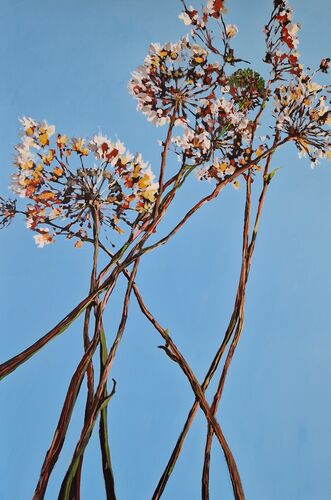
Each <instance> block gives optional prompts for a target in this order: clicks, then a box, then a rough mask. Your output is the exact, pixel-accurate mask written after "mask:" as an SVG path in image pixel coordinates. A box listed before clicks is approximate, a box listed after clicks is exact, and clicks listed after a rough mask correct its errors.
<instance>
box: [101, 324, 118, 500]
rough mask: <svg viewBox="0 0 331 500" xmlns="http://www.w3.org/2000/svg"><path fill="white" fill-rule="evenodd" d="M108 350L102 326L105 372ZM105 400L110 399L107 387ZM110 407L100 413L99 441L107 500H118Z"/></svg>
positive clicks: (102, 351)
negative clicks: (112, 454)
mask: <svg viewBox="0 0 331 500" xmlns="http://www.w3.org/2000/svg"><path fill="white" fill-rule="evenodd" d="M107 356H108V350H107V341H106V335H105V331H104V328H103V326H102V328H101V332H100V370H104V367H105V363H106V361H107ZM103 397H104V399H106V398H107V397H108V391H107V385H106V386H105V390H104V394H103ZM107 413H108V406H107V405H105V406H104V407H103V408H102V410H101V413H100V423H99V441H100V449H101V459H102V472H103V478H104V484H105V489H106V496H107V500H116V494H115V481H114V474H113V468H112V463H111V457H110V449H109V440H108V422H107Z"/></svg>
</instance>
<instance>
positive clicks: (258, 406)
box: [0, 0, 331, 500]
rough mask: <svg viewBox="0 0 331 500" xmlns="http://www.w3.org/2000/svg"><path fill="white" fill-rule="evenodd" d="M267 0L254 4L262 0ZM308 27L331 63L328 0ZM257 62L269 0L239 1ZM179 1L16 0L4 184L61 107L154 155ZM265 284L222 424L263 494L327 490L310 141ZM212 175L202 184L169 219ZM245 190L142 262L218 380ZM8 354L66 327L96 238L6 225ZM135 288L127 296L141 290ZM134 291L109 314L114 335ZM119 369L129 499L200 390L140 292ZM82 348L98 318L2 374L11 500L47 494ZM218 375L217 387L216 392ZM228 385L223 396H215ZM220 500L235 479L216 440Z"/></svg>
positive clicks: (324, 217)
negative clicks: (52, 449) (54, 441)
mask: <svg viewBox="0 0 331 500" xmlns="http://www.w3.org/2000/svg"><path fill="white" fill-rule="evenodd" d="M248 4H249V5H248ZM292 5H293V7H294V8H295V12H296V15H295V18H296V19H297V20H299V21H300V22H301V23H302V26H303V29H302V33H301V42H300V52H301V53H302V56H303V59H304V61H305V62H306V64H307V65H309V64H311V65H314V64H318V63H319V60H320V58H321V57H326V56H327V55H330V54H328V48H329V47H330V32H329V19H330V5H329V2H327V1H326V0H316V1H315V2H311V1H308V0H302V1H299V0H296V1H293V2H292ZM228 6H229V16H228V20H229V22H234V23H236V24H237V25H238V27H239V35H238V40H237V44H238V46H239V47H240V48H241V54H242V56H243V58H244V59H250V60H251V61H253V62H254V67H255V68H256V69H258V70H260V71H261V72H262V71H263V67H262V65H261V63H260V59H261V55H262V53H263V45H262V44H263V36H262V33H261V29H262V27H263V24H264V22H265V20H266V19H267V17H268V13H269V11H270V7H271V1H269V0H253V1H251V2H249V3H248V2H244V1H243V0H233V1H232V2H230V1H229V2H228ZM179 11H180V2H179V1H177V0H168V1H167V2H164V1H161V0H143V1H142V2H138V1H136V0H121V2H115V1H114V0H107V1H106V0H95V1H93V2H91V1H88V0H70V1H65V0H58V1H57V2H49V1H48V2H45V1H41V0H33V1H32V2H25V1H22V0H3V1H2V15H1V19H0V27H1V29H0V39H1V43H0V63H1V67H2V68H4V71H3V73H2V76H1V80H0V102H1V114H0V159H1V165H2V168H1V171H0V187H1V191H2V193H6V192H7V186H8V184H9V182H8V178H9V175H10V173H11V171H12V170H11V168H12V167H11V162H12V158H13V146H14V144H15V143H16V142H17V133H18V121H17V118H18V117H19V116H21V115H27V116H32V117H35V118H36V119H44V118H45V119H47V120H48V121H49V123H52V124H55V125H56V126H57V128H58V130H59V131H61V132H64V133H67V134H68V135H79V136H88V135H91V134H93V133H94V132H98V131H99V130H101V131H102V132H103V133H105V134H107V135H109V136H111V137H116V135H118V137H119V138H121V140H123V141H124V142H125V143H126V145H127V146H128V148H129V149H130V150H131V151H141V152H142V154H143V157H144V158H145V159H148V160H150V161H151V163H152V165H153V164H154V165H155V164H157V163H158V161H159V154H160V150H159V147H158V145H157V139H159V138H162V134H164V130H163V129H155V128H153V126H152V125H150V124H148V123H147V121H146V120H145V118H144V117H143V116H142V115H139V114H138V113H137V112H136V110H135V108H136V103H135V102H134V101H133V99H132V98H131V97H130V96H129V95H128V92H127V82H128V80H129V75H130V71H131V70H133V69H134V68H135V67H136V66H138V65H139V64H141V62H142V61H143V58H144V56H145V54H146V52H147V48H148V45H149V43H150V42H156V41H168V40H171V41H175V40H177V39H178V38H179V37H180V36H181V35H182V34H184V26H183V24H182V23H181V22H180V21H179V20H178V19H177V16H178V13H179ZM274 166H275V167H278V166H282V167H283V168H282V169H281V170H280V171H279V172H278V173H277V176H276V177H275V179H274V181H273V182H272V185H271V189H270V192H269V196H268V200H267V202H266V207H265V211H264V215H263V220H262V224H261V230H260V235H259V237H258V242H257V247H256V252H255V258H254V263H253V266H252V271H251V276H250V282H249V286H248V297H247V314H246V322H245V329H244V334H243V337H242V339H241V341H240V344H239V347H238V350H237V353H236V355H235V358H234V361H233V364H232V366H231V370H230V374H229V378H228V382H227V385H226V388H225V391H224V398H223V400H222V404H221V409H220V412H219V418H220V422H221V424H222V426H223V429H224V432H225V435H226V437H227V438H228V441H229V443H230V445H231V448H232V450H233V453H234V455H235V457H236V459H237V463H238V466H239V470H240V472H241V476H242V480H243V484H244V488H245V491H246V495H247V499H248V500H279V499H282V500H327V499H329V497H330V493H329V477H330V473H331V455H330V452H329V447H330V446H329V443H330V439H329V436H330V430H331V429H330V427H331V424H330V422H331V396H330V390H329V380H330V378H331V362H330V361H331V354H330V353H331V349H330V348H331V338H330V306H329V304H330V283H331V267H330V259H329V256H330V253H331V226H330V220H331V208H330V186H331V169H330V164H327V163H326V162H325V163H323V164H321V165H320V166H319V167H318V168H317V169H315V170H314V171H312V170H311V168H310V166H309V163H308V162H306V161H304V160H301V161H300V160H299V159H298V157H297V152H296V151H295V150H294V148H293V147H292V148H288V149H286V150H284V151H283V152H281V153H279V154H278V156H277V157H276V158H275V163H274ZM208 188H210V185H209V186H208V185H205V184H202V183H199V182H197V181H195V180H193V181H192V182H190V183H188V186H187V187H186V189H185V190H184V191H183V194H182V196H181V198H180V199H179V200H178V202H177V203H176V205H175V208H174V209H173V210H172V211H171V212H170V213H169V219H168V222H166V223H165V224H164V226H163V229H162V230H164V231H166V228H167V227H170V226H171V225H172V224H173V223H174V222H175V221H177V220H178V219H179V218H180V214H182V213H184V211H185V209H186V208H187V207H190V206H191V204H192V202H193V201H194V200H196V199H197V197H199V196H201V195H202V194H203V193H205V192H207V190H208ZM242 210H243V189H241V190H240V191H239V192H237V191H235V190H234V189H232V188H228V189H226V190H225V191H224V192H223V194H222V196H221V197H220V198H219V199H218V200H217V201H216V202H215V203H213V204H210V205H209V206H207V207H205V208H203V210H201V212H200V213H198V214H197V215H196V216H195V217H194V218H193V219H192V220H191V221H190V222H189V224H188V225H187V226H186V227H185V228H184V229H183V230H182V232H181V233H180V234H178V235H177V236H176V238H174V239H173V240H172V241H171V242H169V244H168V245H166V246H165V247H163V248H162V249H160V250H158V251H157V252H155V253H153V254H149V255H147V256H146V257H145V258H144V260H143V261H142V264H141V267H140V270H139V273H138V277H137V283H138V285H139V287H140V288H141V291H142V293H143V296H144V297H145V300H146V303H147V305H148V307H149V308H150V309H151V311H152V312H153V313H154V314H155V315H156V317H157V318H158V319H159V321H160V322H161V323H162V324H163V325H164V326H165V327H169V329H170V333H171V334H172V336H173V338H174V339H175V341H176V342H177V344H178V346H179V347H180V349H181V350H182V352H183V353H184V354H185V355H186V356H187V359H188V361H189V363H190V364H191V366H192V368H193V369H194V371H195V373H196V374H197V376H198V377H199V379H200V380H201V379H202V378H203V376H204V373H205V371H206V369H207V367H208V366H209V363H210V360H211V358H212V355H213V353H214V351H215V350H216V348H217V346H218V344H219V342H220V339H221V337H222V335H223V331H224V327H225V325H226V321H227V319H228V317H229V314H230V310H231V306H232V303H233V296H234V291H235V285H236V280H237V276H238V266H239V259H240V245H241V242H240V238H241V227H240V224H241V221H242ZM0 241H1V243H0V251H1V259H0V269H1V276H2V280H1V287H0V296H1V301H0V303H1V307H0V311H1V312H0V314H1V318H2V321H1V325H2V328H1V334H0V335H1V360H5V359H7V358H9V357H10V356H12V355H14V354H16V353H17V352H18V351H20V350H21V349H23V348H24V347H26V346H28V345H29V344H31V343H32V342H33V341H35V340H36V339H37V338H39V337H40V336H41V335H42V334H43V333H44V332H45V331H47V330H48V329H50V328H51V327H52V326H53V325H54V324H55V323H56V322H57V321H58V320H59V319H61V318H62V317H63V316H64V315H65V314H66V313H67V312H68V311H69V310H71V309H72V307H73V306H74V305H75V304H76V303H77V302H78V301H79V300H80V299H81V298H82V297H84V296H85V294H86V291H87V289H88V283H89V268H90V259H91V255H90V249H89V248H87V247H83V248H82V249H80V250H77V249H75V248H73V246H72V245H71V243H70V242H67V241H60V240H58V241H57V242H56V244H55V245H51V246H49V247H47V248H45V249H44V250H40V249H37V248H36V247H35V245H34V242H33V238H32V235H31V233H29V231H27V230H26V229H25V226H24V224H23V222H22V221H19V220H17V221H16V222H15V223H14V224H13V225H12V226H11V227H10V228H9V229H8V230H6V231H3V232H1V234H0ZM123 288H124V284H123V285H122V286H121V289H120V291H119V292H123ZM120 300H121V296H120V293H118V295H116V296H115V297H114V302H113V304H112V305H110V308H109V312H108V313H107V323H106V327H107V330H108V335H109V338H111V335H112V334H113V331H114V328H115V325H116V321H117V319H118V310H119V307H120ZM130 312H131V316H130V320H129V323H128V328H127V331H126V333H125V337H124V340H123V343H122V345H121V347H120V350H119V352H118V356H117V358H116V363H115V365H114V371H113V376H114V377H115V378H116V380H117V382H118V387H117V394H116V397H115V398H114V399H113V400H112V402H111V403H110V406H109V425H110V441H111V450H112V457H113V462H114V469H115V475H116V484H117V491H118V498H119V499H120V500H122V499H125V500H129V499H130V500H131V499H132V500H133V499H134V500H145V499H146V498H150V497H151V493H152V491H153V488H154V486H155V485H156V482H157V479H158V477H159V475H160V473H161V471H162V468H163V466H164V465H165V463H166V460H167V459H168V456H169V453H170V451H171V450H172V446H173V444H174V442H175V440H176V439H177V436H178V433H179V431H180V429H181V427H182V424H183V422H184V420H185V417H186V414H187V410H188V409H189V407H190V405H191V403H192V401H193V397H192V393H191V390H190V388H189V386H188V384H187V382H186V380H185V377H184V376H182V375H181V373H180V372H179V369H178V368H177V367H176V366H175V365H174V364H172V363H171V362H169V360H168V359H166V358H165V356H164V355H163V353H162V352H161V351H160V350H159V349H157V346H158V345H159V344H160V340H159V338H158V336H157V335H156V334H155V332H154V331H153V330H152V329H151V328H150V326H149V324H147V322H146V321H145V319H144V318H143V317H142V316H141V314H140V313H139V311H138V308H137V305H136V303H135V301H134V300H132V304H131V308H130ZM81 353H82V340H81V323H79V322H78V323H77V324H75V325H74V326H73V327H72V328H71V330H70V331H67V332H66V333H65V334H64V335H62V336H61V337H59V338H58V339H56V340H55V341H53V342H52V343H51V344H49V345H48V346H47V347H46V348H45V349H44V350H43V351H42V352H40V353H39V354H38V355H37V356H35V357H34V358H33V359H31V360H30V361H29V362H28V363H27V364H25V365H23V366H22V367H20V368H19V369H18V370H17V371H16V372H15V373H13V374H11V375H10V376H9V377H8V378H7V379H5V380H4V381H2V382H1V384H0V404H1V408H2V411H1V413H0V441H1V451H0V477H1V478H2V480H1V483H0V499H1V500H12V499H15V500H16V499H17V500H25V499H29V498H31V497H32V493H33V491H34V487H35V485H36V482H37V479H38V474H39V471H40V466H41V463H42V460H43V458H44V454H45V452H46V450H47V447H48V446H49V443H50V441H51V438H52V435H53V430H54V428H55V425H56V422H57V418H58V415H59V412H60V409H61V407H62V401H63V399H64V396H65V391H66V388H67V385H68V383H69V380H70V377H71V374H72V372H73V370H74V368H75V366H76V364H77V362H78V360H79V359H80V356H81ZM214 387H215V386H214V385H213V387H212V389H213V388H214ZM211 393H212V390H211V391H210V392H209V393H208V394H209V395H211ZM83 406H84V397H83V396H82V397H80V398H79V402H78V407H77V411H75V413H74V415H73V419H72V425H71V428H70V432H69V434H68V439H67V441H66V444H65V447H64V453H63V456H62V458H61V459H60V461H59V462H58V464H57V466H56V468H55V470H54V474H53V477H52V479H51V481H50V483H49V489H48V492H47V495H46V498H47V499H49V500H53V499H54V498H56V497H57V492H58V486H59V482H60V481H61V479H62V476H63V474H64V472H65V470H66V466H67V465H68V460H69V459H70V457H71V452H72V448H73V446H74V443H75V442H76V440H77V437H78V435H79V430H80V427H81V415H82V411H83ZM205 430H206V424H205V419H204V417H203V416H201V415H200V414H199V415H198V417H197V419H196V422H195V424H194V427H193V429H192V431H191V432H190V434H189V438H188V439H187V442H186V443H185V447H184V451H183V454H182V456H181V458H180V460H179V462H178V465H177V467H176V469H175V471H174V473H173V477H172V479H171V480H170V481H169V485H168V488H167V490H166V492H165V494H164V497H163V498H164V499H165V500H167V499H169V500H170V499H171V500H178V499H183V500H195V499H198V498H200V477H201V466H202V459H203V447H204V440H205ZM96 436H97V433H95V436H94V437H93V439H92V441H91V443H90V445H89V447H88V450H87V453H86V460H85V464H84V471H83V484H82V499H83V500H88V499H90V498H103V497H104V493H103V485H102V478H101V473H100V458H99V450H98V441H97V439H96ZM211 493H212V498H224V499H230V498H232V496H231V486H230V482H229V479H228V476H227V471H226V466H225V463H224V459H223V456H222V453H221V451H220V449H219V447H218V446H217V444H216V443H215V446H214V447H213V457H212V470H211Z"/></svg>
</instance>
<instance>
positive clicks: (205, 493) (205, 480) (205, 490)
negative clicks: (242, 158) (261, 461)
mask: <svg viewBox="0 0 331 500" xmlns="http://www.w3.org/2000/svg"><path fill="white" fill-rule="evenodd" d="M251 182H252V180H251V176H250V175H248V177H247V178H246V202H245V212H244V228H243V247H242V262H241V272H240V280H239V286H238V294H237V296H238V295H239V299H238V302H239V318H240V319H239V322H240V324H243V305H244V300H245V284H246V281H247V253H248V244H249V241H248V238H249V224H250V212H251ZM237 329H238V326H237ZM236 331H237V330H236ZM214 403H215V400H214V401H213V405H212V407H211V409H212V412H213V414H214V415H215V406H214ZM216 405H217V403H216ZM212 438H213V430H212V427H211V426H210V424H208V430H207V439H206V445H205V453H204V464H203V472H202V481H201V488H202V490H201V496H202V498H203V500H209V471H210V452H211V445H212Z"/></svg>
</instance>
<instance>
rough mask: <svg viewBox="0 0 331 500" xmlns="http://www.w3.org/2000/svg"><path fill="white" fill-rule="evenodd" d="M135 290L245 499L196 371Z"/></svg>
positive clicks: (237, 494) (239, 496)
mask: <svg viewBox="0 0 331 500" xmlns="http://www.w3.org/2000/svg"><path fill="white" fill-rule="evenodd" d="M133 290H134V293H135V295H136V298H137V300H138V304H139V307H140V309H141V311H142V312H143V314H144V315H145V316H146V317H147V318H148V320H149V321H150V322H151V323H152V324H153V326H154V327H155V329H156V330H157V331H158V332H159V333H160V335H161V336H162V338H163V339H164V340H165V346H161V347H162V349H163V350H164V351H165V352H166V354H167V355H168V356H169V357H170V358H171V359H173V360H174V361H175V362H176V363H177V364H178V365H179V366H180V368H181V369H182V371H183V372H184V374H185V375H186V377H187V379H188V381H189V383H190V385H191V387H192V390H193V392H194V394H195V396H196V398H197V401H198V405H200V407H201V409H202V411H203V412H204V413H205V415H206V417H207V420H208V422H209V423H210V425H211V426H212V428H213V430H214V432H215V434H216V436H217V438H218V441H219V443H220V445H221V447H222V450H223V453H224V456H225V459H226V462H227V465H228V469H229V473H230V477H231V482H232V488H233V492H234V496H235V498H236V500H239V499H240V500H242V499H244V492H243V489H242V485H241V480H240V476H239V472H238V469H237V465H236V462H235V460H234V458H233V455H232V453H231V450H230V448H229V446H228V444H227V442H226V439H225V437H224V435H223V432H222V430H221V427H220V425H219V423H218V422H217V420H216V419H215V417H214V416H213V415H212V414H211V409H210V407H209V405H208V403H207V401H206V399H205V396H204V391H203V389H202V387H201V386H200V384H199V382H198V381H197V379H196V377H195V375H194V373H193V372H192V370H191V368H190V367H189V365H188V363H187V361H186V360H185V358H184V357H183V355H182V354H181V353H180V351H179V349H178V348H177V346H176V345H175V343H174V342H173V340H172V339H171V337H170V336H169V333H168V331H167V330H165V329H164V328H163V327H162V326H161V325H160V324H159V323H158V321H157V320H156V319H155V318H154V316H153V315H152V313H151V312H150V311H149V310H148V309H147V307H146V305H145V303H144V301H143V299H142V297H141V294H140V292H139V290H138V288H137V286H136V285H135V284H134V285H133Z"/></svg>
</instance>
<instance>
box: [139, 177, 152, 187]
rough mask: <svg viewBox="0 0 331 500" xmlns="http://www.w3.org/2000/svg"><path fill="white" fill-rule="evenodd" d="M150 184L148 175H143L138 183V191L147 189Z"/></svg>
mask: <svg viewBox="0 0 331 500" xmlns="http://www.w3.org/2000/svg"><path fill="white" fill-rule="evenodd" d="M150 183H151V178H150V177H149V175H147V174H145V175H144V176H143V177H142V178H141V179H140V181H139V182H138V186H139V187H140V189H144V188H147V187H148V186H149V185H150Z"/></svg>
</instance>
